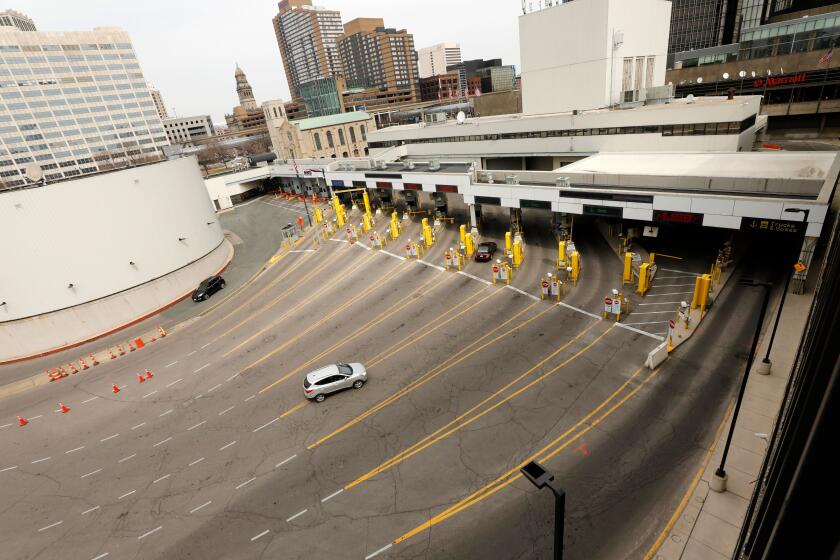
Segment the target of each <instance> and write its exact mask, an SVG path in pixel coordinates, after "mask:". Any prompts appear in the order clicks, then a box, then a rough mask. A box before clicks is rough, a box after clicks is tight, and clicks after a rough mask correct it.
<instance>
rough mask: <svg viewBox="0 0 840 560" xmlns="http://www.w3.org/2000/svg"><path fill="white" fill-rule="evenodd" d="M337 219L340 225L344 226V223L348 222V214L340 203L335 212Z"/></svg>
mask: <svg viewBox="0 0 840 560" xmlns="http://www.w3.org/2000/svg"><path fill="white" fill-rule="evenodd" d="M335 220H336V223H337V224H338V227H344V224H346V223H347V216H346V215H345V209H344V205H343V204H339V205H338V210H337V211H336V213H335Z"/></svg>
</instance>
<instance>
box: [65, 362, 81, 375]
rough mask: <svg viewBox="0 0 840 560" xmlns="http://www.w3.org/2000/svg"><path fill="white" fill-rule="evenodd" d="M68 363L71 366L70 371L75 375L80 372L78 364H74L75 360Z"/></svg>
mask: <svg viewBox="0 0 840 560" xmlns="http://www.w3.org/2000/svg"><path fill="white" fill-rule="evenodd" d="M67 365H68V366H70V373H72V374H73V375H76V374H77V373H79V370H77V369H76V366H74V365H73V362H70V363H69V364H67Z"/></svg>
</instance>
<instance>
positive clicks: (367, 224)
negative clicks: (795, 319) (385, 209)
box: [362, 214, 373, 232]
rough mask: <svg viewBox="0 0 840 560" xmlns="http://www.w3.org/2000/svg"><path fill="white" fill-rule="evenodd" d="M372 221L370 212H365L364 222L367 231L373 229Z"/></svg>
mask: <svg viewBox="0 0 840 560" xmlns="http://www.w3.org/2000/svg"><path fill="white" fill-rule="evenodd" d="M371 221H372V220H371V219H370V214H364V215H363V216H362V224H363V227H364V230H365V232H368V231H370V230H371V229H373V225H372V224H371Z"/></svg>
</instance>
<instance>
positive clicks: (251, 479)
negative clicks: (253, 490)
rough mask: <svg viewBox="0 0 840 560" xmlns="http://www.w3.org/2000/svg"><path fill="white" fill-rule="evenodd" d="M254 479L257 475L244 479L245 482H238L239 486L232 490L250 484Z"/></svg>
mask: <svg viewBox="0 0 840 560" xmlns="http://www.w3.org/2000/svg"><path fill="white" fill-rule="evenodd" d="M255 480H257V477H256V476H255V477H253V478H250V479H248V480H246V481H245V482H243V483H242V484H240V485H239V486H237V487H236V488H234V490H239V489H240V488H242V487H243V486H247V485H249V484H251V483H252V482H254V481H255Z"/></svg>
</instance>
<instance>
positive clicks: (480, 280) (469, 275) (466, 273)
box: [458, 270, 493, 286]
mask: <svg viewBox="0 0 840 560" xmlns="http://www.w3.org/2000/svg"><path fill="white" fill-rule="evenodd" d="M458 274H460V275H461V276H466V277H467V278H471V279H473V280H476V281H478V282H481V283H482V284H487V285H488V286H489V285H491V284H492V283H493V282H491V281H490V280H485V279H484V278H479V277H478V276H476V275H474V274H470V273H469V272H464V271H463V270H459V271H458Z"/></svg>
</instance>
